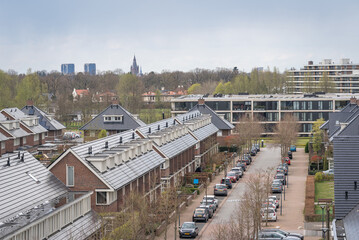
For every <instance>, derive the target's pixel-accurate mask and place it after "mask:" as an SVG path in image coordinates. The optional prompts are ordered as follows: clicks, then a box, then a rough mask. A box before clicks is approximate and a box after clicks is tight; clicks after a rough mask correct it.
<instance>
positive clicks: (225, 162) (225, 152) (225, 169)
mask: <svg viewBox="0 0 359 240" xmlns="http://www.w3.org/2000/svg"><path fill="white" fill-rule="evenodd" d="M224 156H225V160H224V177H226V176H227V151H224Z"/></svg>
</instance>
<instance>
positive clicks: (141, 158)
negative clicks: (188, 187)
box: [49, 130, 165, 212]
mask: <svg viewBox="0 0 359 240" xmlns="http://www.w3.org/2000/svg"><path fill="white" fill-rule="evenodd" d="M164 162H165V159H164V158H163V156H162V155H161V154H160V153H158V151H156V148H155V147H153V142H152V141H151V140H150V139H141V138H140V137H139V136H138V135H137V134H136V133H135V132H134V131H133V130H129V131H126V132H123V133H119V134H115V135H111V136H108V137H105V138H101V139H98V140H94V141H91V142H87V143H85V144H81V145H78V146H75V147H72V148H70V149H69V150H67V151H66V152H65V153H63V154H62V155H61V156H60V157H59V158H58V159H57V160H56V161H55V162H54V163H53V164H51V165H50V166H49V170H50V171H51V172H52V173H53V174H54V175H55V176H56V177H57V178H59V179H60V180H61V181H62V182H63V183H64V184H66V186H67V187H69V188H70V189H71V190H73V191H93V192H94V195H93V196H92V201H91V203H92V208H93V209H94V210H95V211H98V212H116V211H120V210H121V209H122V207H123V204H124V202H125V201H126V196H128V195H129V194H130V192H131V191H137V192H139V193H142V194H143V195H146V196H148V197H149V198H150V199H152V200H153V199H155V198H156V195H158V194H160V193H161V180H160V178H161V173H160V167H161V165H162V164H164Z"/></svg>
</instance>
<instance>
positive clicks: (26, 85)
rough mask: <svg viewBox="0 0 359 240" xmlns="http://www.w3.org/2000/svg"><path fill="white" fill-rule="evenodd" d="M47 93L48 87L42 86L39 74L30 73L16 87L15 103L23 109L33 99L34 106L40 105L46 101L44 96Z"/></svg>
mask: <svg viewBox="0 0 359 240" xmlns="http://www.w3.org/2000/svg"><path fill="white" fill-rule="evenodd" d="M46 92H47V89H46V85H42V84H41V82H40V80H39V77H38V76H37V74H35V73H30V72H28V74H27V75H26V77H24V78H23V79H22V80H21V82H20V83H19V84H18V85H17V86H16V97H15V101H16V103H17V106H18V107H22V106H23V105H24V104H26V101H27V100H29V99H32V100H33V101H34V104H36V105H39V104H42V103H44V102H45V101H46V98H45V96H44V95H43V93H46Z"/></svg>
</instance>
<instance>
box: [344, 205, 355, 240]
mask: <svg viewBox="0 0 359 240" xmlns="http://www.w3.org/2000/svg"><path fill="white" fill-rule="evenodd" d="M358 212H359V204H358V205H357V206H356V207H355V208H353V209H352V210H351V211H350V212H349V213H348V214H347V215H346V216H345V217H344V219H343V223H344V229H345V236H346V239H357V237H358V236H359V215H358Z"/></svg>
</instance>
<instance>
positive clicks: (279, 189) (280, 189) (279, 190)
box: [272, 183, 282, 193]
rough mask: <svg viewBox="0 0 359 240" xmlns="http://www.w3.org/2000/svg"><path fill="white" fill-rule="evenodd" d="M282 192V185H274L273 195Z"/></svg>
mask: <svg viewBox="0 0 359 240" xmlns="http://www.w3.org/2000/svg"><path fill="white" fill-rule="evenodd" d="M281 192H282V184H280V183H272V193H281Z"/></svg>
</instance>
